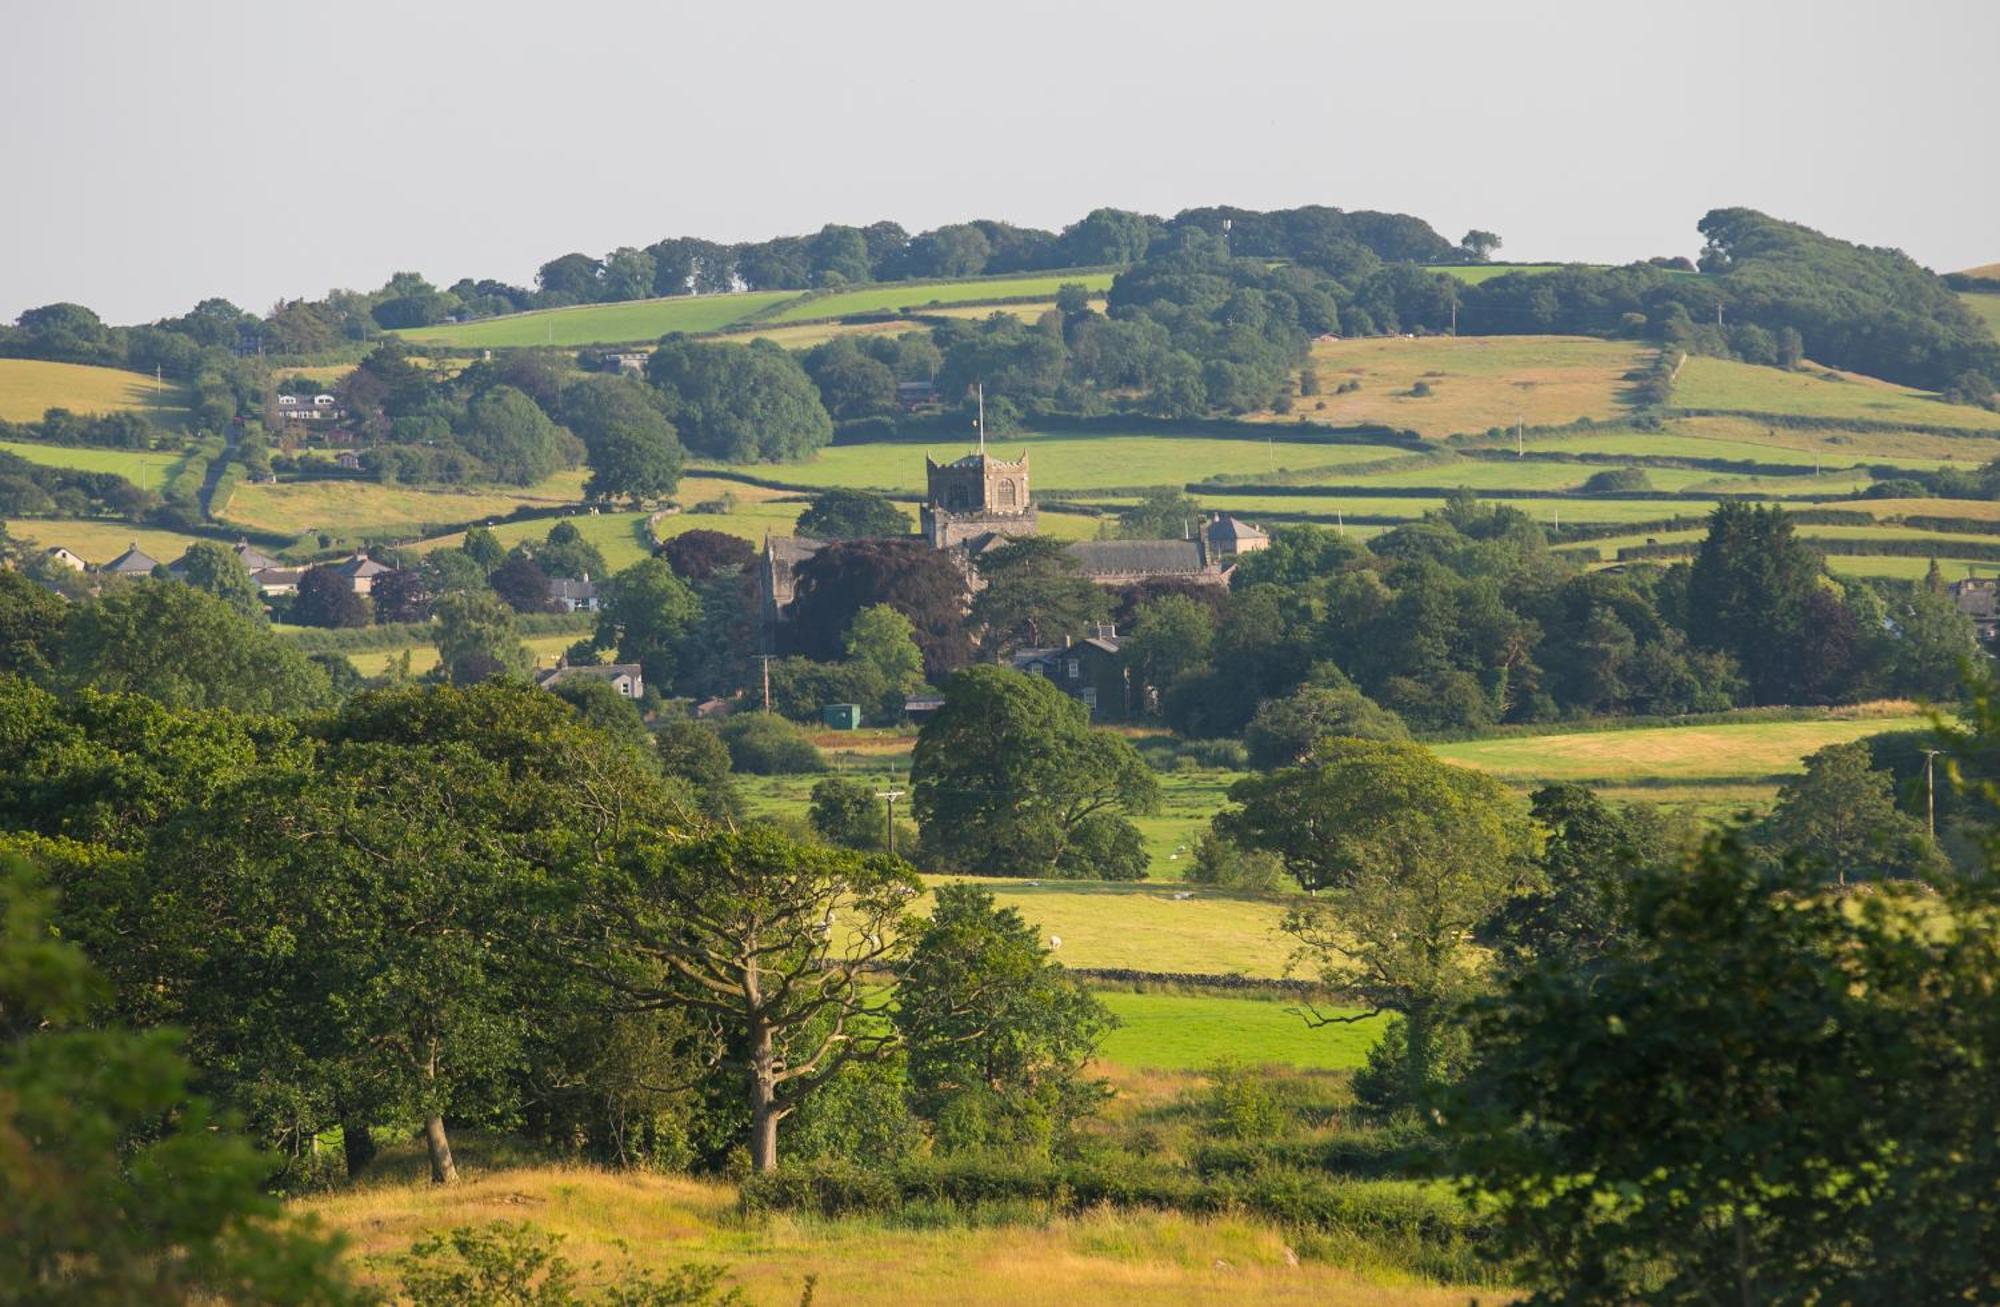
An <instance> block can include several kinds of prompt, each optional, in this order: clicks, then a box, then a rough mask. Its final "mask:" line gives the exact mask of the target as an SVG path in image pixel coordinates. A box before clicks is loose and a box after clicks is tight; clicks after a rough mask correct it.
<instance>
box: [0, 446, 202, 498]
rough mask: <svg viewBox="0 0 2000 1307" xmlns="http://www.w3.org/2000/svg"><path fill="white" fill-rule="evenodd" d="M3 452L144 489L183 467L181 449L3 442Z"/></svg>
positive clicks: (157, 485) (0, 447) (151, 487)
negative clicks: (114, 476) (116, 477)
mask: <svg viewBox="0 0 2000 1307" xmlns="http://www.w3.org/2000/svg"><path fill="white" fill-rule="evenodd" d="M0 450H4V451H5V452H7V453H9V454H14V455H18V456H19V457H21V458H25V459H27V460H28V461H29V462H30V463H41V464H43V465H45V466H47V467H73V468H76V469H77V470H79V471H82V472H115V473H117V474H118V475H119V476H121V477H124V478H125V479H126V480H127V481H130V482H131V483H132V484H133V485H135V486H138V487H140V488H141V489H144V490H158V489H159V488H160V483H161V482H163V481H165V480H166V479H167V477H169V476H170V475H172V474H173V472H174V470H175V469H176V468H178V467H179V466H180V465H181V462H182V455H181V453H180V451H179V450H166V449H153V450H147V449H91V448H88V447H84V446H64V445H41V444H36V443H35V442H33V441H28V440H0Z"/></svg>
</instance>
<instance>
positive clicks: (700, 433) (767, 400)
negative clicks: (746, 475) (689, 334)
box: [646, 336, 833, 463]
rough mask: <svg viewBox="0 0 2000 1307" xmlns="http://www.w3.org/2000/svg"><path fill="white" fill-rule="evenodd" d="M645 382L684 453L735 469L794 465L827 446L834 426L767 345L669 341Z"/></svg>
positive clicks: (800, 371)
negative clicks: (794, 461)
mask: <svg viewBox="0 0 2000 1307" xmlns="http://www.w3.org/2000/svg"><path fill="white" fill-rule="evenodd" d="M646 375H647V377H648V379H650V380H651V381H652V383H653V384H654V386H656V387H658V388H659V391H660V393H661V395H662V397H663V399H664V401H665V407H666V411H667V414H668V416H669V417H670V418H671V419H672V420H673V422H674V425H675V427H676V428H677V429H678V430H679V432H680V435H681V439H682V440H684V441H686V442H687V445H688V447H689V448H690V449H693V450H695V451H696V452H698V453H702V454H706V455H708V456H709V457H711V458H722V459H728V460H730V461H732V462H738V463H755V462H768V461H777V460H784V459H799V458H804V457H806V456H807V455H809V454H811V453H812V452H813V451H814V450H816V449H819V448H820V447H821V446H823V445H825V444H826V443H827V442H828V441H829V440H831V439H832V438H833V422H832V419H830V418H829V417H828V416H827V413H826V409H825V407H824V406H823V405H822V404H821V403H820V395H819V391H818V390H817V389H816V388H815V387H814V386H813V384H812V379H811V378H810V377H808V376H807V375H806V372H805V369H804V368H802V367H800V366H799V363H798V360H797V359H795V358H794V357H793V356H792V355H791V354H790V353H789V352H787V351H786V350H784V349H783V348H781V347H779V346H777V345H775V344H772V343H771V342H770V341H766V340H758V341H753V342H752V343H751V344H749V345H735V344H729V343H726V342H716V343H704V342H699V341H693V340H689V339H687V338H686V337H682V336H670V337H668V338H667V339H666V340H664V341H662V342H661V343H660V347H659V348H658V349H656V350H654V351H653V354H652V357H651V358H650V359H649V360H648V361H647V363H646Z"/></svg>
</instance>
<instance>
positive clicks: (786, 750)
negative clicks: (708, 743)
mask: <svg viewBox="0 0 2000 1307" xmlns="http://www.w3.org/2000/svg"><path fill="white" fill-rule="evenodd" d="M720 734H721V737H722V742H723V744H725V745H726V746H728V749H729V765H730V766H731V767H733V768H735V769H736V770H737V771H740V772H746V773H748V774H750V775H752V776H795V775H800V774H803V773H809V772H821V771H825V770H826V759H824V758H822V757H820V756H819V750H818V749H816V748H814V747H813V742H812V741H811V740H809V739H807V738H806V735H805V732H804V731H801V730H800V729H799V728H798V727H796V726H794V725H793V724H792V723H790V722H788V721H786V720H785V719H784V718H782V717H779V716H776V715H774V714H772V713H765V712H749V713H738V714H736V715H735V716H734V717H731V718H730V719H729V720H728V721H726V722H724V723H723V724H722V730H721V732H720Z"/></svg>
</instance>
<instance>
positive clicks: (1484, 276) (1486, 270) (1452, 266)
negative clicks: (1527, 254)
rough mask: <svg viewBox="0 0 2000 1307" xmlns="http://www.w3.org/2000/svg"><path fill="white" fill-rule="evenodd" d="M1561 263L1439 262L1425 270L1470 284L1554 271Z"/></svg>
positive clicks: (1474, 284)
mask: <svg viewBox="0 0 2000 1307" xmlns="http://www.w3.org/2000/svg"><path fill="white" fill-rule="evenodd" d="M1562 266H1563V265H1562V264H1560V263H1515V264H1496V263H1437V264H1432V265H1430V266H1429V267H1427V268H1425V269H1424V271H1425V272H1442V273H1443V274H1444V275H1445V276H1447V277H1455V278H1457V279H1458V280H1459V281H1462V282H1464V283H1465V284H1466V285H1468V286H1477V285H1479V284H1480V283H1481V282H1487V281H1492V280H1493V279H1494V278H1495V277H1504V276H1506V275H1507V274H1508V273H1510V272H1524V273H1530V274H1533V273H1539V272H1554V271H1555V270H1556V269H1557V268H1560V267H1562Z"/></svg>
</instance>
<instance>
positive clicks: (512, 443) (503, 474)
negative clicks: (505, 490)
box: [459, 386, 579, 486]
mask: <svg viewBox="0 0 2000 1307" xmlns="http://www.w3.org/2000/svg"><path fill="white" fill-rule="evenodd" d="M459 443H460V444H462V445H464V446H465V449H466V451H467V452H468V453H470V454H472V455H473V456H474V457H476V458H478V459H479V461H480V462H482V463H484V464H485V465H486V469H487V471H488V472H490V473H491V474H492V476H493V477H494V479H495V480H498V481H505V482H508V483H509V484H512V485H517V486H531V485H533V484H534V483H535V482H537V481H540V480H542V479H544V478H545V477H548V476H550V475H551V474H553V473H555V472H559V471H561V470H562V469H563V468H566V467H571V466H574V465H575V463H576V461H577V455H578V452H579V451H578V449H577V444H576V438H575V437H574V436H572V435H570V434H569V433H568V432H567V431H564V430H563V429H562V428H561V427H559V426H557V425H556V424H555V423H553V422H551V421H549V418H548V415H547V414H546V413H544V412H542V410H541V408H540V406H538V405H537V404H536V403H535V401H534V400H532V399H530V398H529V397H528V396H527V395H525V394H523V393H522V392H521V391H519V390H516V389H515V388H514V387H512V386H495V387H493V388H492V389H491V390H486V391H482V392H480V393H479V394H477V395H474V396H473V397H472V402H471V403H469V404H467V405H466V406H465V424H464V428H463V429H462V430H461V431H460V432H459Z"/></svg>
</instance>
